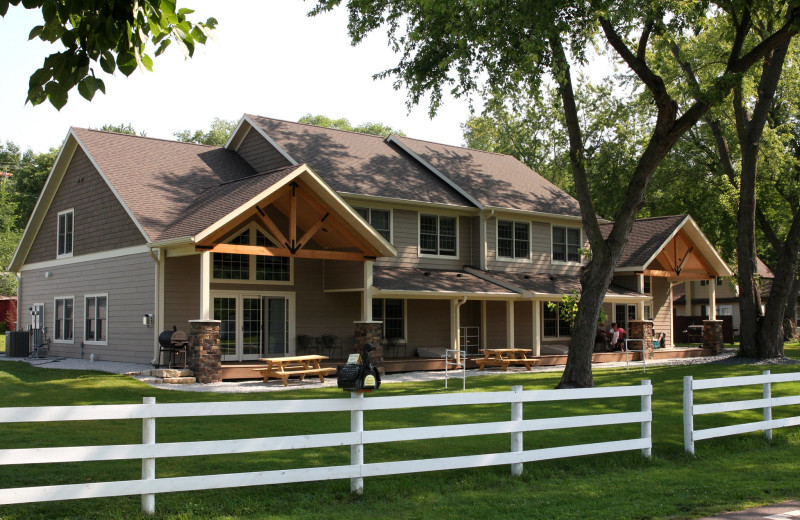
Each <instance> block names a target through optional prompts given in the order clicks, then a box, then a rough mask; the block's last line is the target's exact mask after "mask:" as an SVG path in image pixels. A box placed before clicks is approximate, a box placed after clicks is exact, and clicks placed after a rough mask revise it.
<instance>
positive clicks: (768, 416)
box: [763, 370, 772, 442]
mask: <svg viewBox="0 0 800 520" xmlns="http://www.w3.org/2000/svg"><path fill="white" fill-rule="evenodd" d="M770 373H771V372H770V371H769V370H764V372H763V374H764V375H765V376H768V375H770ZM763 396H764V399H767V400H768V401H767V406H765V407H764V422H767V421H771V420H772V383H770V382H769V381H767V382H766V383H764V394H763ZM764 437H766V439H767V442H772V428H768V429H766V430H764Z"/></svg>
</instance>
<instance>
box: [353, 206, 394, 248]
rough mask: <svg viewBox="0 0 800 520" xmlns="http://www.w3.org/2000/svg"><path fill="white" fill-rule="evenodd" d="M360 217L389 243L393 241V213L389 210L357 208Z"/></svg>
mask: <svg viewBox="0 0 800 520" xmlns="http://www.w3.org/2000/svg"><path fill="white" fill-rule="evenodd" d="M355 210H356V211H357V212H358V214H359V215H361V216H362V217H364V220H366V221H367V222H369V224H370V225H371V226H372V227H373V228H374V229H375V231H377V232H378V233H380V235H381V236H382V237H383V238H385V239H386V240H387V241H389V242H391V241H392V229H391V227H392V226H391V221H392V218H391V215H392V213H391V211H389V210H388V209H375V208H355Z"/></svg>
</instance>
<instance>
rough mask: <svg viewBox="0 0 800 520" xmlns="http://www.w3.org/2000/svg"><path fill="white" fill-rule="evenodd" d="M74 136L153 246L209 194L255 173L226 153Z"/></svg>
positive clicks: (85, 133)
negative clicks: (196, 203) (214, 188)
mask: <svg viewBox="0 0 800 520" xmlns="http://www.w3.org/2000/svg"><path fill="white" fill-rule="evenodd" d="M72 131H73V133H74V135H75V136H76V137H77V138H78V140H79V141H80V143H81V144H82V145H83V146H84V147H85V148H86V150H87V152H88V153H89V155H90V156H91V157H92V159H93V160H94V161H95V163H96V164H97V166H98V167H99V168H100V170H101V171H102V172H103V173H104V174H105V175H106V177H107V178H108V179H109V181H110V182H111V184H112V186H113V187H114V189H115V190H116V191H117V193H119V196H120V198H121V199H122V200H123V202H124V203H125V205H127V206H128V208H129V209H130V210H131V212H132V213H133V215H134V217H135V218H136V219H137V220H138V221H139V223H140V224H141V226H142V227H143V228H144V230H145V232H146V233H147V234H148V235H149V238H150V240H152V241H157V240H162V239H164V238H165V237H174V236H176V235H175V233H173V232H170V227H171V225H172V224H173V223H174V222H175V221H177V220H181V219H182V218H183V217H184V216H185V215H186V211H187V208H189V206H190V205H191V204H192V203H193V202H195V199H197V198H198V197H200V196H201V195H203V193H204V192H205V191H206V190H207V189H209V188H212V187H214V186H217V185H219V184H221V183H225V182H230V181H237V180H240V179H243V178H245V177H250V176H253V175H254V174H255V173H256V172H255V170H253V168H251V167H250V165H249V164H247V163H246V162H245V161H244V160H243V159H242V158H241V157H239V156H238V155H237V154H236V153H235V152H232V151H230V150H226V149H225V148H217V147H214V146H206V145H199V144H194V143H180V142H175V141H166V140H162V139H151V138H147V137H139V136H132V135H125V134H117V133H112V132H101V131H97V130H85V129H81V128H73V129H72Z"/></svg>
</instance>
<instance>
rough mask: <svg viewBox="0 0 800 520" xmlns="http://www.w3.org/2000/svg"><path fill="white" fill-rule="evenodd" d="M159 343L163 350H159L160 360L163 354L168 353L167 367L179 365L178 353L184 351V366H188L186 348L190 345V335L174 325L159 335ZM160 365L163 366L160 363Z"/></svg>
mask: <svg viewBox="0 0 800 520" xmlns="http://www.w3.org/2000/svg"><path fill="white" fill-rule="evenodd" d="M158 344H159V345H161V352H159V355H158V360H159V362H160V361H161V356H162V355H163V354H164V353H165V352H166V353H167V368H172V365H177V363H176V358H177V357H178V354H180V353H183V368H186V350H187V349H188V347H189V336H187V335H186V333H185V332H183V331H182V330H178V328H177V327H174V326H173V327H172V330H165V331H164V332H162V333H161V334H159V335H158ZM159 366H161V365H160V364H159Z"/></svg>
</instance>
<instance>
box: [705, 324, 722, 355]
mask: <svg viewBox="0 0 800 520" xmlns="http://www.w3.org/2000/svg"><path fill="white" fill-rule="evenodd" d="M723 341H724V338H723V337H722V320H703V348H707V349H711V353H712V354H714V355H717V354H719V353H720V352H722V348H723Z"/></svg>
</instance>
